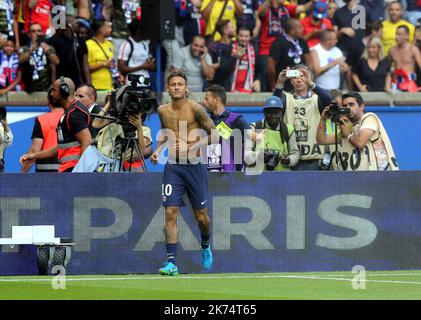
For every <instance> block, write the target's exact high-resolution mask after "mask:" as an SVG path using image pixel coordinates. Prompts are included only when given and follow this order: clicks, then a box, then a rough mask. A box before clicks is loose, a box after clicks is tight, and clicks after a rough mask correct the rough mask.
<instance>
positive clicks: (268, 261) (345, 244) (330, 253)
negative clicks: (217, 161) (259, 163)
mask: <svg viewBox="0 0 421 320" xmlns="http://www.w3.org/2000/svg"><path fill="white" fill-rule="evenodd" d="M161 178H162V175H161V174H159V173H150V174H135V173H132V174H71V173H70V174H36V175H33V174H26V175H20V174H4V175H0V211H1V215H0V218H1V219H0V231H1V237H3V238H8V237H10V236H11V227H12V226H15V225H22V226H28V225H54V226H55V228H56V231H55V232H56V237H71V238H72V241H73V242H75V243H76V244H75V246H74V247H73V251H72V257H71V260H70V263H69V265H68V269H67V273H68V274H124V273H156V272H157V270H158V268H159V267H161V266H162V265H163V262H164V260H165V245H164V235H163V224H164V215H163V209H162V207H161V201H162V187H161ZM207 202H208V205H209V209H210V215H211V220H212V224H213V226H212V231H213V234H212V239H211V240H212V248H213V252H214V266H213V268H212V270H211V272H278V271H279V272H285V271H288V272H292V271H332V270H347V271H350V270H351V269H352V267H353V266H355V265H363V266H364V267H365V268H366V269H367V270H392V269H419V268H420V267H421V172H411V171H406V172H358V173H349V172H287V173H280V172H274V173H264V174H261V175H257V176H246V175H244V174H242V173H237V174H223V173H212V174H209V197H208V199H207ZM186 203H189V202H188V201H186ZM178 226H179V246H178V248H179V250H178V257H177V261H178V264H179V268H180V272H182V273H199V272H202V270H201V263H200V261H201V260H200V242H199V239H200V235H199V229H198V227H197V225H196V223H195V221H194V218H193V215H192V213H191V211H190V209H189V207H187V208H184V209H183V210H182V214H181V216H180V217H179V220H178ZM36 273H37V268H36V249H35V247H34V246H30V245H25V246H15V247H14V248H11V247H10V246H2V247H1V252H0V274H1V275H12V274H13V275H25V274H36Z"/></svg>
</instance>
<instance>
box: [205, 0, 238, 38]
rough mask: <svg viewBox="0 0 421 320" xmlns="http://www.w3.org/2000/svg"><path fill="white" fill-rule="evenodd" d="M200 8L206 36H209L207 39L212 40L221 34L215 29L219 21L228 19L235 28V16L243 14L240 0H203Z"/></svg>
mask: <svg viewBox="0 0 421 320" xmlns="http://www.w3.org/2000/svg"><path fill="white" fill-rule="evenodd" d="M201 10H202V14H203V17H204V18H205V20H206V32H205V33H206V36H207V37H209V40H214V41H218V40H219V39H220V38H221V35H220V34H219V33H218V32H217V31H216V30H215V27H216V24H217V23H218V22H219V21H221V20H229V21H230V22H231V24H232V26H233V27H234V28H235V29H237V20H236V17H239V16H242V15H243V14H244V8H243V4H242V3H241V1H240V0H203V2H202V6H201Z"/></svg>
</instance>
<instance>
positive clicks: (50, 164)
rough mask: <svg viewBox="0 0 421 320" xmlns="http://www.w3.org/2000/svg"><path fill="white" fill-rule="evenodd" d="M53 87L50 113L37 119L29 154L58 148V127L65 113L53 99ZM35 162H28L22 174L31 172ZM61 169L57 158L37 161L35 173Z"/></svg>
mask: <svg viewBox="0 0 421 320" xmlns="http://www.w3.org/2000/svg"><path fill="white" fill-rule="evenodd" d="M51 91H52V86H51V87H50V88H49V89H48V92H47V96H48V107H49V108H50V112H47V113H44V114H42V115H40V116H38V117H36V118H35V122H34V127H33V129H32V136H31V139H32V143H31V146H30V147H29V150H28V153H35V152H38V151H43V150H48V149H50V148H51V147H54V146H57V125H58V122H59V120H60V118H61V116H62V115H63V113H64V110H63V108H62V107H61V106H60V105H58V104H56V103H54V99H52V98H51ZM32 165H33V162H27V163H26V164H25V165H24V166H22V169H21V172H29V170H30V169H31V167H32ZM59 167H60V163H59V162H58V159H57V157H52V158H48V159H44V160H36V161H35V172H57V171H58V168H59Z"/></svg>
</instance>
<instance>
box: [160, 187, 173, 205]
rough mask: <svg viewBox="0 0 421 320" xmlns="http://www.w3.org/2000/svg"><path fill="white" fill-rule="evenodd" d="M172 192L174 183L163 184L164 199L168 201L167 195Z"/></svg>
mask: <svg viewBox="0 0 421 320" xmlns="http://www.w3.org/2000/svg"><path fill="white" fill-rule="evenodd" d="M171 194H172V185H170V184H162V200H163V201H167V197H168V196H170V195H171Z"/></svg>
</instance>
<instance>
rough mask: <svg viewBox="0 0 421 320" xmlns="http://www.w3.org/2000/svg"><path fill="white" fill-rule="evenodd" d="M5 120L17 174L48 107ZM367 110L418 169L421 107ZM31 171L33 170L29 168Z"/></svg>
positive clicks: (247, 112)
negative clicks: (35, 126)
mask: <svg viewBox="0 0 421 320" xmlns="http://www.w3.org/2000/svg"><path fill="white" fill-rule="evenodd" d="M7 110H8V120H9V122H10V123H11V128H12V131H13V134H14V143H13V145H12V146H11V147H10V148H6V155H5V157H6V171H7V172H11V173H16V172H20V164H19V158H20V156H21V155H23V154H24V153H26V152H27V151H28V149H29V146H30V144H31V139H30V137H31V133H32V128H33V124H34V117H35V116H37V115H39V114H42V113H45V112H47V111H48V108H47V107H29V106H25V107H16V106H15V107H8V108H7ZM229 110H232V111H235V112H238V113H241V114H242V115H244V117H245V118H246V119H247V121H249V122H255V121H257V120H260V119H261V118H262V108H261V107H239V106H237V107H236V106H233V107H230V108H229ZM366 110H367V111H372V112H375V113H376V114H378V115H379V117H380V119H381V120H382V122H383V124H384V126H385V128H386V130H387V132H388V134H389V137H390V139H391V141H392V144H393V147H394V150H395V153H396V156H397V159H398V162H399V165H400V168H401V169H402V170H421V161H420V159H421V139H419V138H418V137H419V127H420V123H421V107H414V106H400V107H384V106H378V107H367V108H366ZM146 124H147V125H148V126H150V127H151V129H152V135H153V136H152V137H153V139H154V145H153V147H154V148H155V146H156V134H157V133H158V131H159V129H160V122H159V119H158V116H157V115H156V114H152V115H150V116H149V117H148V120H147V122H146ZM147 165H148V169H149V170H150V171H151V172H162V171H163V167H162V166H160V165H158V166H152V165H151V163H150V162H149V161H147ZM32 171H33V169H32Z"/></svg>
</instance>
